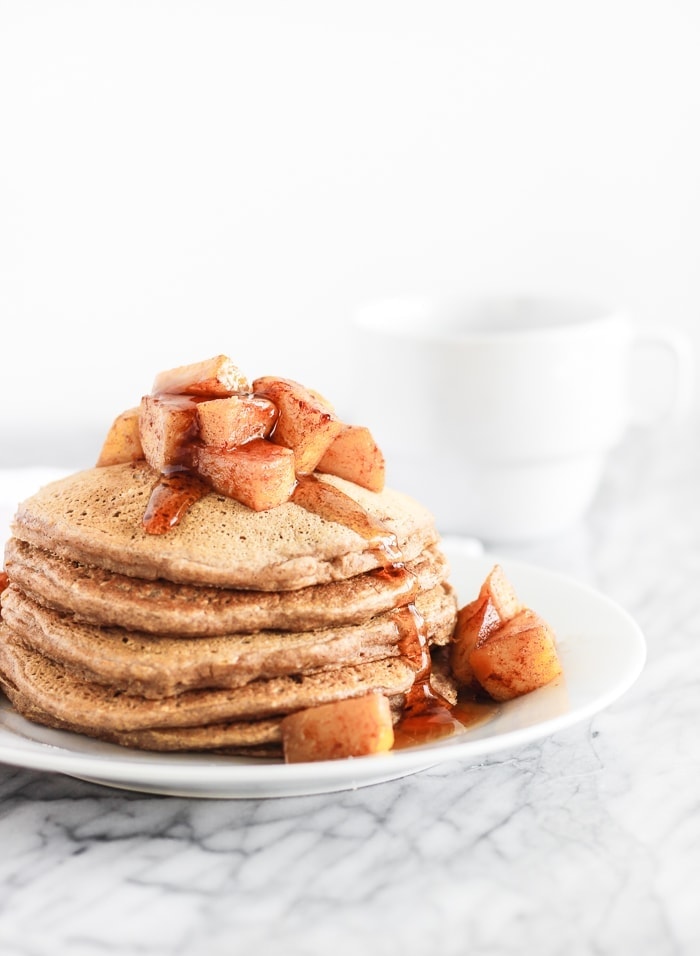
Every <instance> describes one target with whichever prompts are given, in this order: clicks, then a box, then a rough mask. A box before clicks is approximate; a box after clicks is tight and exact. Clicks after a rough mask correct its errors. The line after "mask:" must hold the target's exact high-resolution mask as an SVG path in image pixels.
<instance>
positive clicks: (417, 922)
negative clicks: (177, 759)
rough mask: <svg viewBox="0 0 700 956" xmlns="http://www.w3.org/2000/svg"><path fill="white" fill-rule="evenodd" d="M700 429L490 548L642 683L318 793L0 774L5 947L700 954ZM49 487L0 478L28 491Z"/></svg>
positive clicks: (25, 951)
mask: <svg viewBox="0 0 700 956" xmlns="http://www.w3.org/2000/svg"><path fill="white" fill-rule="evenodd" d="M697 436H698V424H697V422H695V421H693V422H690V423H687V424H686V425H684V426H683V427H680V428H678V429H674V430H671V431H668V432H666V433H664V434H663V435H656V436H653V437H650V436H646V435H632V436H630V437H629V439H628V440H627V441H626V443H625V444H624V446H623V447H622V448H620V449H619V450H618V451H617V452H616V453H615V455H614V456H613V458H612V460H611V463H610V468H609V470H608V473H607V475H606V478H605V482H604V485H603V487H602V488H601V491H600V494H599V496H598V498H597V500H596V502H595V504H594V506H593V507H592V509H591V511H590V514H589V515H588V517H587V519H586V521H585V522H584V523H583V524H582V525H581V526H580V527H578V528H576V529H573V530H572V531H571V533H569V534H567V535H565V536H563V537H561V538H559V539H556V540H552V541H547V542H540V543H538V544H536V545H534V544H533V545H531V546H519V547H518V548H508V549H507V548H501V549H499V552H498V553H499V554H501V555H508V556H514V557H517V558H519V559H522V560H525V561H528V562H529V563H533V564H537V565H540V566H544V567H549V568H555V569H557V570H558V571H562V572H564V573H566V574H568V575H570V576H573V577H575V578H577V579H580V580H584V581H586V582H587V583H589V584H592V585H594V586H595V587H596V588H597V589H598V590H600V591H602V592H603V593H605V594H607V595H608V596H609V597H611V598H613V599H614V600H615V601H617V602H618V603H620V604H621V605H622V606H623V607H625V608H626V609H627V610H628V611H630V612H631V613H632V615H633V616H634V617H635V618H636V620H637V621H638V623H639V624H640V625H641V627H642V629H643V630H644V632H645V635H646V639H647V642H648V660H647V664H646V667H645V669H644V671H643V673H642V675H641V677H640V678H639V679H638V681H637V682H636V683H635V685H634V686H633V687H632V688H631V689H630V690H629V691H627V693H626V694H625V695H624V696H623V697H622V698H621V699H620V700H618V701H617V702H616V703H615V704H613V705H612V706H611V707H609V708H608V709H607V710H605V711H603V712H602V713H600V714H598V715H597V716H595V717H594V718H593V719H591V720H588V721H586V722H584V723H582V724H579V725H577V726H575V727H573V728H571V729H569V730H566V731H562V732H560V733H557V734H555V735H554V736H552V737H549V738H546V739H545V740H543V741H540V742H538V743H535V744H530V745H528V746H525V747H522V748H520V749H517V750H514V751H512V752H505V753H499V754H498V755H496V756H494V757H492V758H489V759H487V760H485V761H483V762H481V763H480V764H479V765H477V766H469V765H462V764H459V763H454V764H444V765H442V766H440V767H436V768H434V769H431V770H427V771H424V772H422V773H420V774H417V775H414V776H410V777H406V778H404V779H401V780H398V781H395V782H392V783H386V784H380V785H377V786H373V787H369V788H365V789H360V790H356V791H347V792H341V793H336V794H330V795H323V796H311V797H292V798H282V799H279V798H277V799H263V800H197V799H183V798H179V797H159V796H148V795H144V794H139V793H130V792H122V791H118V790H112V789H108V788H106V787H102V786H97V785H94V784H88V783H83V782H81V781H79V780H76V779H72V778H69V777H65V776H61V775H59V774H48V773H40V772H34V771H28V770H23V769H17V768H14V767H12V766H0V953H2V954H3V956H43V954H50V956H63V954H66V956H93V954H95V956H98V954H102V953H104V954H132V953H133V954H138V956H166V954H167V956H171V954H172V956H179V954H191V953H193V954H200V953H201V954H219V953H221V954H224V953H225V954H237V953H244V952H245V953H258V954H266V953H284V954H285V956H296V954H300V956H302V954H303V956H307V954H317V953H319V954H320V953H323V954H326V953H337V952H341V953H345V952H351V951H352V952H358V951H359V952H367V953H378V954H387V956H393V954H396V953H399V954H400V953H410V954H413V953H416V954H418V953H420V954H425V953H436V954H439V956H450V954H467V953H469V954H485V956H486V954H488V956H506V954H508V956H510V954H528V956H529V954H534V953H539V954H562V956H583V954H597V956H601V954H632V953H633V954H636V956H639V954H647V953H648V954H653V956H666V954H669V956H670V954H674V956H677V954H683V956H684V954H693V953H698V952H700V915H699V908H698V897H699V896H700V584H699V582H700V508H699V507H698V499H699V498H700V494H699V490H700V443H699V442H698V437H697ZM44 476H45V473H43V472H32V473H31V474H29V475H27V474H26V473H24V474H22V473H19V472H17V473H14V474H13V473H11V472H9V471H6V472H4V473H3V474H2V475H1V476H0V477H1V478H2V482H3V487H5V488H6V489H7V488H8V487H10V486H11V484H12V482H13V481H15V482H17V483H18V484H19V487H20V494H22V495H23V492H24V489H25V488H27V484H28V482H29V483H32V482H34V480H35V479H38V480H42V479H43V478H44ZM27 490H28V491H31V490H33V488H27ZM6 516H7V515H6V512H5V515H4V517H5V519H6ZM0 520H3V515H2V514H0Z"/></svg>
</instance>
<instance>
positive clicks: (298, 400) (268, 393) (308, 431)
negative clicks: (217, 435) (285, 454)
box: [253, 375, 343, 475]
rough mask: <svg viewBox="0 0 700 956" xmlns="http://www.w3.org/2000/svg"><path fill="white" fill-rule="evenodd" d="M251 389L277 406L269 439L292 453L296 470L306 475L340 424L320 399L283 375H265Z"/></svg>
mask: <svg viewBox="0 0 700 956" xmlns="http://www.w3.org/2000/svg"><path fill="white" fill-rule="evenodd" d="M253 392H254V393H255V394H256V395H261V396H263V397H264V398H268V399H270V401H271V402H274V404H275V405H276V406H277V408H278V409H279V419H278V420H277V426H276V427H275V430H274V432H273V433H272V436H271V440H272V441H273V442H275V444H277V445H283V446H284V447H285V448H291V449H292V451H293V452H294V459H295V462H296V471H297V474H299V475H308V474H311V472H312V471H314V469H315V468H316V465H318V463H319V461H320V460H321V458H322V457H323V455H324V452H325V451H326V449H327V448H328V446H329V445H330V444H331V442H332V441H333V439H334V438H335V436H336V435H337V434H338V432H340V431H341V429H342V428H343V423H342V422H341V421H340V419H339V418H337V417H336V415H335V413H334V412H333V411H332V410H331V409H330V408H329V407H328V405H327V404H326V403H325V401H323V400H319V398H317V397H316V396H314V395H313V393H312V392H310V391H309V389H307V388H305V387H304V386H303V385H300V384H299V383H298V382H294V381H292V380H291V379H287V378H275V377H273V376H269V375H268V376H266V377H264V378H258V379H256V380H255V381H254V382H253Z"/></svg>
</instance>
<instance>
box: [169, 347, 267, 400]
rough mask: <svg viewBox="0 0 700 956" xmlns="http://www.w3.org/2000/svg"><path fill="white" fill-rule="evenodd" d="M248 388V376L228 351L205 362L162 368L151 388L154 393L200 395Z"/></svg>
mask: <svg viewBox="0 0 700 956" xmlns="http://www.w3.org/2000/svg"><path fill="white" fill-rule="evenodd" d="M248 391H249V385H248V380H247V378H246V377H245V375H244V374H243V373H242V372H241V370H240V369H239V368H237V367H236V366H235V365H234V364H233V362H232V361H231V359H230V358H229V357H228V356H227V355H216V356H214V358H211V359H205V360H204V361H203V362H194V363H193V364H192V365H180V366H178V367H177V368H171V369H168V370H167V371H165V372H160V373H159V374H158V375H156V378H155V381H154V382H153V388H152V389H151V393H152V394H153V395H163V394H168V395H199V396H203V397H205V398H214V397H216V396H219V397H225V396H228V395H235V394H237V393H238V392H248Z"/></svg>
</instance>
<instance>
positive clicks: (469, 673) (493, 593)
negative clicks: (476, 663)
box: [451, 564, 522, 686]
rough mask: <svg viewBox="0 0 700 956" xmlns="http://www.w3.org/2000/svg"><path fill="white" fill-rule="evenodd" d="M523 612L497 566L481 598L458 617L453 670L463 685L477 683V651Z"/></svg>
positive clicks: (453, 647)
mask: <svg viewBox="0 0 700 956" xmlns="http://www.w3.org/2000/svg"><path fill="white" fill-rule="evenodd" d="M521 608H522V605H521V603H520V601H519V599H518V596H517V594H516V593H515V591H514V589H513V586H512V585H511V583H510V581H509V580H508V578H507V577H506V575H505V574H504V572H503V568H502V567H501V566H500V565H498V564H496V565H494V567H493V568H492V569H491V571H490V572H489V574H488V575H487V577H486V580H485V581H484V583H483V584H482V585H481V588H480V590H479V595H478V597H477V598H476V599H475V600H474V601H472V602H471V603H470V604H465V605H464V607H462V608H460V609H459V611H458V613H457V623H456V625H455V632H454V636H453V638H452V649H451V668H452V673H453V674H454V676H455V677H456V678H457V680H458V681H459V682H460V684H464V685H466V686H469V685H470V684H473V683H474V680H475V677H474V669H473V667H472V664H471V655H472V652H473V651H474V649H475V648H476V647H478V646H479V645H480V644H481V643H482V642H483V641H484V640H486V639H487V638H488V636H489V635H490V634H492V633H493V632H494V631H495V630H496V628H498V627H500V626H501V625H502V624H503V623H505V622H506V621H508V620H510V618H512V617H513V616H514V615H515V614H517V613H518V611H520V610H521Z"/></svg>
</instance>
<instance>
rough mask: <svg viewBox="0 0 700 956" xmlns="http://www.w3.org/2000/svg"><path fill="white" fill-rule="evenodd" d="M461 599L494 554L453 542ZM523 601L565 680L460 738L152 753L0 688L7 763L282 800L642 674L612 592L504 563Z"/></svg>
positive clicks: (379, 770) (427, 760)
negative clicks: (49, 717)
mask: <svg viewBox="0 0 700 956" xmlns="http://www.w3.org/2000/svg"><path fill="white" fill-rule="evenodd" d="M445 551H446V552H447V553H448V556H449V558H450V562H451V565H452V581H453V584H454V585H455V587H456V589H457V594H458V596H459V600H460V603H461V604H464V603H466V602H467V601H468V600H471V599H472V597H473V596H475V595H476V593H477V592H478V589H479V587H480V585H481V582H482V581H483V579H484V577H485V575H486V574H487V573H488V571H489V570H490V568H491V567H492V566H493V564H494V562H495V560H496V558H494V557H493V556H490V555H481V556H474V555H473V553H470V552H469V551H467V553H466V554H465V550H464V549H462V548H459V547H454V546H450V545H449V543H448V542H446V543H445ZM501 563H502V565H503V568H504V570H505V572H506V574H507V575H508V577H509V578H510V580H511V581H512V583H513V584H514V586H515V588H516V591H517V592H518V595H519V597H520V599H521V600H522V601H523V602H524V603H525V604H528V605H529V606H530V607H532V608H534V609H535V610H536V611H538V612H539V613H540V614H541V615H542V616H543V617H544V618H545V619H546V620H548V621H549V623H550V624H551V625H552V626H553V628H554V630H555V632H556V634H557V636H558V641H559V652H560V657H561V660H562V665H563V671H564V676H563V678H562V679H561V680H559V681H557V682H555V683H553V684H552V685H550V686H548V687H545V688H542V689H540V690H538V691H535V692H534V693H532V694H528V695H527V696H525V697H521V698H520V699H518V700H515V701H511V702H509V703H507V704H504V705H503V706H502V707H501V708H500V710H499V711H498V712H497V714H496V716H495V717H494V718H492V719H491V720H490V721H489V722H488V723H486V724H482V725H481V726H478V727H475V728H473V729H471V730H468V731H466V732H465V733H463V734H460V735H458V736H455V737H451V738H449V739H447V740H443V741H439V742H437V743H433V744H427V745H424V746H421V747H414V748H410V749H406V750H397V751H394V752H391V753H389V754H386V755H382V756H373V757H361V758H355V759H351V760H337V761H326V762H323V763H310V764H290V765H285V764H283V763H272V762H267V761H263V760H255V759H247V758H246V759H244V758H238V757H224V756H206V755H201V754H185V755H171V754H152V753H146V752H140V751H133V750H128V749H124V748H121V747H117V746H114V745H112V744H104V743H100V742H98V741H94V740H91V739H89V738H87V737H81V736H78V735H75V734H70V733H65V732H62V731H54V730H48V729H45V728H42V727H39V726H37V725H34V724H31V723H29V722H28V721H26V720H24V719H23V718H22V717H19V716H18V715H17V714H15V713H14V712H13V710H12V708H11V707H10V705H9V703H8V702H7V700H6V699H5V698H4V697H3V696H2V695H1V694H0V761H2V762H4V763H8V764H12V765H14V766H19V767H29V768H32V769H35V770H46V771H51V772H57V773H64V774H68V775H70V776H74V777H79V778H80V779H83V780H88V781H91V782H94V783H101V784H105V785H107V786H111V787H119V788H123V789H129V790H138V791H142V792H147V793H159V794H169V795H178V796H189V797H218V798H234V797H283V796H298V795H304V794H315V793H331V792H334V791H338V790H349V789H354V788H357V787H364V786H368V785H370V784H375V783H381V782H384V781H388V780H394V779H396V778H398V777H404V776H407V775H408V774H413V773H417V772H418V771H420V770H425V769H427V768H428V767H431V766H435V765H436V764H438V763H442V762H445V761H459V762H460V763H463V764H464V765H469V764H470V763H473V762H476V761H478V760H481V759H483V758H484V757H485V756H488V755H492V754H495V753H497V752H499V751H504V750H513V749H515V748H517V747H520V746H522V745H523V744H527V743H530V742H531V741H533V740H537V739H538V738H541V737H545V736H547V735H549V734H553V733H556V732H557V731H560V730H562V729H564V728H565V727H569V726H570V725H572V724H574V723H577V722H579V721H583V720H586V719H588V718H590V717H591V716H592V715H593V714H595V713H597V712H598V711H600V710H602V709H603V708H605V707H607V706H608V705H609V704H611V703H612V702H613V701H614V700H616V699H617V698H618V697H620V695H621V694H623V693H624V692H625V691H626V690H627V689H628V688H629V687H630V685H631V684H632V683H633V682H634V681H635V680H636V678H637V677H638V675H639V673H640V671H641V670H642V667H643V666H644V660H645V656H646V648H645V642H644V637H643V635H642V633H641V631H640V629H639V627H638V626H637V624H636V623H635V622H634V620H633V619H632V618H631V617H630V616H629V614H627V612H626V611H624V610H623V609H622V608H620V607H619V606H618V605H616V604H614V603H613V602H612V601H610V600H609V599H608V598H606V597H604V596H602V595H601V594H599V593H597V592H595V591H593V590H591V589H590V588H588V587H585V586H583V585H581V584H579V583H576V582H575V581H573V580H570V579H568V578H566V577H562V576H560V575H557V574H554V573H552V572H548V571H544V570H542V569H539V568H535V567H532V566H528V565H524V564H519V563H514V562H511V561H508V560H502V561H501Z"/></svg>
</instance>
